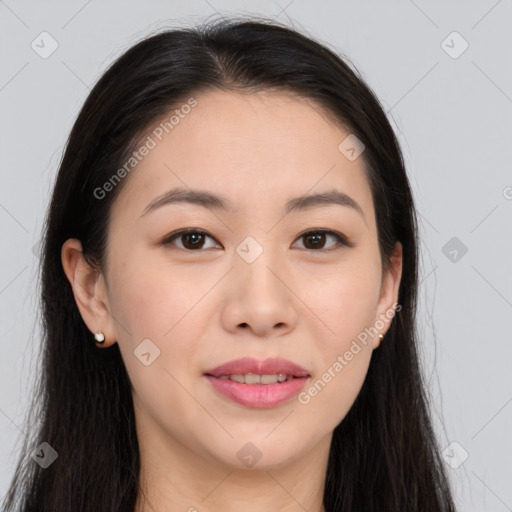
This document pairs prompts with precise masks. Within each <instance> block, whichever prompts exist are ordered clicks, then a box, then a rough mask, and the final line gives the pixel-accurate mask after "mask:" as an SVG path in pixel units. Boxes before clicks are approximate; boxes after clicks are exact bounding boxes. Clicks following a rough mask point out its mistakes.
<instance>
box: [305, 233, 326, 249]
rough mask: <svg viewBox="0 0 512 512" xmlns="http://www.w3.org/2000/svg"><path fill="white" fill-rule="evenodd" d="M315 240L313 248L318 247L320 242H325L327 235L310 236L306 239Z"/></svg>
mask: <svg viewBox="0 0 512 512" xmlns="http://www.w3.org/2000/svg"><path fill="white" fill-rule="evenodd" d="M311 238H313V239H315V242H314V243H313V247H317V246H318V242H319V241H320V242H323V241H324V238H325V233H317V234H315V235H308V236H307V237H306V239H307V240H309V239H311Z"/></svg>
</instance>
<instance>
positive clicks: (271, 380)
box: [205, 373, 309, 386]
mask: <svg viewBox="0 0 512 512" xmlns="http://www.w3.org/2000/svg"><path fill="white" fill-rule="evenodd" d="M205 375H206V376H207V377H213V378H215V379H220V380H231V381H234V382H238V383H239V384H251V385H260V386H261V385H270V384H282V383H283V382H288V381H290V380H292V379H299V378H304V377H309V374H308V375H306V376H304V377H299V376H296V375H287V374H284V373H278V374H275V373H274V374H268V375H259V374H258V373H245V374H240V373H238V374H236V373H235V374H231V375H211V374H209V373H207V374H205Z"/></svg>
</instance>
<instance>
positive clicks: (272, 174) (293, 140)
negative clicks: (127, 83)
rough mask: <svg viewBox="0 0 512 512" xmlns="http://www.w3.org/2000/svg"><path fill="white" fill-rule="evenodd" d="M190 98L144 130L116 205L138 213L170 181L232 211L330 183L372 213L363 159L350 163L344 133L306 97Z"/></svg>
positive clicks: (324, 187) (216, 93) (216, 94)
mask: <svg viewBox="0 0 512 512" xmlns="http://www.w3.org/2000/svg"><path fill="white" fill-rule="evenodd" d="M193 100H195V102H197V103H196V105H195V106H194V107H193V108H183V109H180V105H177V106H176V107H175V108H173V109H172V110H171V111H170V112H168V113H166V114H165V115H163V116H162V118H161V119H158V120H156V121H155V122H154V123H153V125H151V127H150V129H149V130H148V131H147V132H146V134H145V135H144V137H143V138H142V139H141V140H142V142H141V144H143V143H144V141H148V139H147V137H148V136H149V137H150V139H151V141H152V143H151V146H154V147H152V149H151V150H150V151H148V152H146V153H147V154H146V156H144V157H143V158H141V160H140V161H139V162H138V163H137V165H136V167H135V168H134V170H133V171H132V172H131V173H130V176H129V179H128V183H126V184H125V185H126V187H125V190H123V192H122V193H121V195H120V198H119V201H118V203H119V205H118V208H122V205H123V203H125V204H130V205H131V206H132V208H131V209H133V207H135V208H136V209H137V211H139V215H140V214H141V213H142V210H143V209H144V208H145V207H146V206H147V204H148V203H149V202H150V201H151V200H153V199H154V198H155V197H156V196H158V195H161V194H163V193H165V192H166V191H167V190H170V189H172V188H175V187H181V188H193V189H203V190H204V189H205V188H207V189H208V190H210V191H211V192H213V193H218V195H222V196H224V197H226V196H227V197H229V198H230V200H231V203H234V204H235V206H236V207H237V208H236V210H237V211H242V210H244V208H245V207H248V208H251V209H254V207H255V205H259V206H262V205H263V204H265V205H266V206H268V207H271V205H273V204H275V205H276V208H277V207H279V208H280V207H282V204H284V203H285V202H286V200H287V198H290V197H297V196H300V195H303V194H306V193H319V192H322V191H324V190H331V189H333V188H336V189H337V190H339V191H341V192H343V193H345V194H347V195H350V196H351V197H353V198H354V199H355V200H356V201H357V202H358V203H359V204H360V205H361V207H362V208H363V210H365V211H367V212H368V214H367V217H368V218H369V219H370V218H371V217H372V215H370V214H371V213H372V211H373V205H372V200H371V191H370V189H369V185H368V182H367V178H366V174H365V172H364V162H363V159H362V158H357V159H356V160H354V161H351V160H349V159H347V158H346V156H345V155H344V154H343V153H341V152H340V150H339V149H338V148H339V145H340V143H342V142H343V141H344V140H345V139H346V137H347V136H349V135H350V131H348V130H346V129H344V128H343V127H342V126H341V125H338V124H334V123H333V122H332V121H331V120H330V119H329V118H328V116H327V115H326V114H325V113H324V111H323V110H322V109H321V108H320V107H319V106H318V105H316V104H315V103H314V102H312V101H311V100H307V99H304V98H301V97H298V96H296V95H292V94H288V93H283V92H274V91H272V92H270V91H265V92H258V93H251V94H247V93H244V94H241V93H228V92H221V91H210V92H206V93H201V94H197V95H195V96H193ZM188 103H190V102H188ZM185 104H187V99H185V100H184V101H183V105H185ZM176 110H177V111H178V112H176ZM173 114H174V117H173V119H172V120H171V116H173ZM171 121H172V123H171Z"/></svg>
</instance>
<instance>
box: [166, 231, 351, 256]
mask: <svg viewBox="0 0 512 512" xmlns="http://www.w3.org/2000/svg"><path fill="white" fill-rule="evenodd" d="M189 233H196V234H200V235H205V236H207V237H209V238H211V239H212V240H215V242H216V243H217V244H219V245H222V244H220V242H219V241H218V240H217V239H216V238H215V237H214V236H212V235H210V234H209V233H208V232H207V231H205V230H204V229H201V228H184V229H180V230H178V231H174V232H173V233H170V234H169V235H166V236H165V237H164V238H163V240H162V241H161V243H162V245H168V244H172V242H173V241H174V240H175V239H177V238H179V237H180V236H182V235H186V234H189ZM309 233H312V234H317V233H322V234H326V235H332V236H334V238H335V239H336V240H337V244H336V245H335V246H334V247H331V248H329V249H307V248H305V249H302V248H301V249H302V250H305V251H308V252H319V253H326V252H332V251H336V250H338V249H341V248H342V247H350V248H353V247H356V244H355V243H354V242H352V241H350V240H349V239H348V238H347V237H346V236H345V235H343V234H342V233H340V232H338V231H336V230H333V229H327V228H309V229H307V230H305V231H303V232H302V233H300V234H299V235H297V237H296V240H298V239H300V238H302V237H304V236H305V235H307V234H309ZM176 248H177V249H181V247H176ZM181 250H184V251H186V252H202V251H204V250H205V249H203V250H201V249H197V250H191V249H181Z"/></svg>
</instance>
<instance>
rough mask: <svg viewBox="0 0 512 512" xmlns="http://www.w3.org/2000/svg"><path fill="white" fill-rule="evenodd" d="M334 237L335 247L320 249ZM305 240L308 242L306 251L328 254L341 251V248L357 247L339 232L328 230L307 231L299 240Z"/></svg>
mask: <svg viewBox="0 0 512 512" xmlns="http://www.w3.org/2000/svg"><path fill="white" fill-rule="evenodd" d="M328 237H332V238H333V239H334V240H335V241H336V243H335V244H334V246H331V247H329V248H327V249H326V248H323V247H320V246H322V245H324V244H325V241H326V238H328ZM301 238H304V239H305V240H306V241H307V242H306V247H305V249H312V250H315V251H321V252H328V251H334V250H336V249H339V248H340V246H346V247H355V244H353V243H352V242H350V241H349V240H348V239H347V238H346V237H345V236H344V235H342V234H341V233H338V232H337V231H331V230H327V229H318V230H312V231H306V232H305V233H302V235H300V236H299V239H301Z"/></svg>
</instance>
